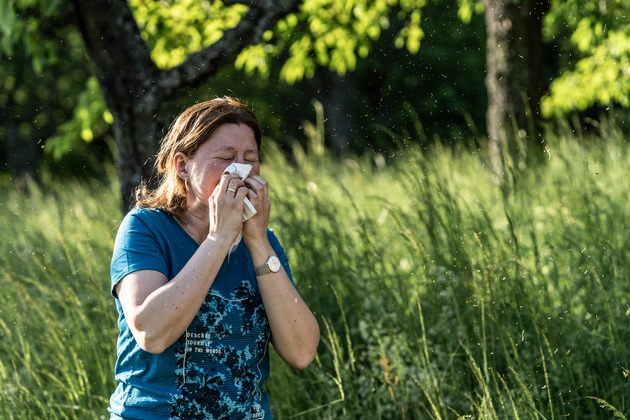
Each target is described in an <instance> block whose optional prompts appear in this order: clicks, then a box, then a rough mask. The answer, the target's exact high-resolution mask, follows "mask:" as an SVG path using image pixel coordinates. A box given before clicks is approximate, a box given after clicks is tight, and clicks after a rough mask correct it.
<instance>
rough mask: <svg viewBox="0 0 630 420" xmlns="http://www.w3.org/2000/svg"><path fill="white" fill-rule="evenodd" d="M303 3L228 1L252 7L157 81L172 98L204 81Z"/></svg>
mask: <svg viewBox="0 0 630 420" xmlns="http://www.w3.org/2000/svg"><path fill="white" fill-rule="evenodd" d="M299 3H300V0H283V1H273V0H226V1H224V4H226V5H234V4H244V5H247V6H249V10H248V12H247V13H246V14H245V16H243V18H242V19H241V20H240V22H239V23H238V24H237V25H236V27H234V28H231V29H228V30H226V31H225V32H224V33H223V36H222V37H221V39H219V40H218V41H217V42H216V43H214V44H212V45H209V46H207V47H205V48H204V49H202V50H200V51H198V52H196V53H193V54H191V55H189V56H188V58H187V59H186V60H185V61H184V62H183V63H182V64H180V65H179V66H176V67H173V68H172V69H170V70H165V71H163V72H161V74H160V77H159V79H158V81H157V84H158V86H159V89H160V91H161V92H162V94H163V95H164V96H165V97H170V96H173V95H176V94H177V93H178V92H180V91H181V90H183V89H188V88H192V87H195V86H197V85H199V84H201V83H202V82H204V81H205V80H207V78H208V77H209V76H211V75H213V74H214V73H216V72H217V70H218V69H219V68H220V67H221V66H223V65H225V64H228V63H232V62H234V60H235V59H236V57H237V56H238V54H239V53H240V52H241V51H242V50H243V49H244V48H246V47H248V46H249V45H253V44H256V43H258V42H259V41H260V39H261V38H262V35H263V33H264V32H265V31H266V30H267V29H269V28H271V27H272V26H273V25H274V24H275V23H276V22H277V21H278V20H279V19H281V18H282V17H284V16H286V15H287V14H289V13H291V12H292V11H293V10H294V9H295V8H296V7H297V5H298V4H299Z"/></svg>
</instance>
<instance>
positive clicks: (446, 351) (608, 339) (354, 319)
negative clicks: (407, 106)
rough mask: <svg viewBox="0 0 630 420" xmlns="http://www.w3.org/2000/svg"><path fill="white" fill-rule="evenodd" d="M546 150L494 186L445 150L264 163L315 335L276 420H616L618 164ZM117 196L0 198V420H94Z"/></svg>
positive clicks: (8, 194) (578, 147)
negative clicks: (312, 353) (541, 159)
mask: <svg viewBox="0 0 630 420" xmlns="http://www.w3.org/2000/svg"><path fill="white" fill-rule="evenodd" d="M548 142H549V144H548V145H549V153H548V154H547V158H548V161H547V162H546V163H545V164H544V165H540V166H535V167H529V168H525V169H518V170H517V169H514V168H512V169H514V171H513V174H512V177H511V178H510V179H509V181H507V182H505V183H504V184H502V185H498V184H497V183H496V181H495V180H494V179H493V177H492V176H491V175H490V171H489V169H488V165H487V159H486V157H485V156H483V154H482V153H481V154H480V153H479V152H476V151H475V152H472V151H470V150H464V149H462V150H460V149H456V148H455V149H451V148H447V147H445V146H442V147H436V148H435V149H433V150H430V151H425V152H419V151H407V152H406V153H403V154H401V155H400V156H398V157H397V158H396V159H390V158H382V157H381V156H374V157H366V158H361V159H351V160H346V161H344V162H340V163H334V162H333V161H332V160H331V159H330V158H329V157H327V156H326V154H325V152H324V151H322V150H321V149H317V148H313V149H312V150H311V151H306V152H300V151H299V150H296V154H295V157H294V160H293V161H292V163H289V162H288V161H287V160H285V159H284V158H282V157H281V156H280V154H279V153H277V152H276V151H275V150H273V149H272V148H269V149H268V150H265V157H266V160H265V162H264V165H263V169H262V171H263V175H264V176H265V177H266V178H267V179H268V180H269V183H270V191H271V196H272V202H273V208H272V221H271V225H272V227H273V228H274V229H275V230H276V232H277V235H278V236H279V238H280V240H281V241H282V243H283V245H284V246H285V248H286V250H287V254H288V256H289V258H290V260H291V263H292V269H293V272H294V277H295V279H296V283H297V285H298V287H299V288H300V290H301V292H302V294H303V295H304V297H305V299H306V301H307V302H309V304H310V306H311V307H312V309H313V311H314V312H315V313H316V316H317V318H318V320H319V322H320V327H321V331H322V342H321V345H320V348H319V353H318V357H317V359H316V361H315V362H314V363H313V365H312V366H311V367H309V368H308V369H307V370H306V371H295V370H292V369H291V368H288V367H287V366H285V365H283V364H282V363H281V362H280V361H279V360H278V359H277V358H274V360H273V364H272V375H271V380H270V382H269V387H268V388H269V390H270V393H271V396H272V409H273V411H274V413H275V416H276V418H280V419H282V418H293V417H299V418H314V419H322V418H323V419H337V418H366V417H369V418H409V419H411V418H434V419H450V418H482V419H504V418H513V419H531V418H545V419H551V418H564V417H569V418H581V419H584V418H587V419H600V418H601V419H605V418H610V417H611V416H613V415H615V416H617V417H623V416H624V415H626V416H627V415H628V413H630V407H628V402H627V400H628V399H627V395H628V391H629V387H628V379H627V375H628V373H629V372H630V370H629V369H630V361H629V360H630V358H629V356H630V352H629V351H628V350H626V348H627V344H626V343H627V342H628V339H629V338H630V337H629V333H630V326H629V325H628V324H629V323H628V320H629V314H630V310H629V309H628V308H629V306H628V296H630V294H629V292H630V282H629V281H628V279H629V278H630V276H629V275H628V265H629V256H630V255H629V254H630V249H629V248H628V246H627V242H628V232H630V229H629V223H630V215H629V213H630V211H629V210H628V206H627V203H628V202H629V201H630V177H629V176H628V173H627V168H629V167H630V153H629V147H628V144H627V143H626V142H625V141H624V139H623V137H622V135H621V134H620V133H618V132H613V133H612V134H611V135H608V136H607V137H606V140H605V141H604V140H587V139H581V140H580V141H576V140H575V139H574V138H568V137H566V138H565V137H562V136H556V137H553V138H550V139H548ZM313 150H318V152H316V153H315V152H313ZM113 184H115V182H113V183H112V184H111V185H110V184H107V185H96V184H89V185H85V184H80V183H76V182H68V183H60V182H48V183H46V184H45V186H43V187H37V186H35V185H32V186H31V187H30V189H29V194H27V195H24V194H21V193H17V192H14V191H10V190H4V191H2V196H3V198H2V200H0V203H1V204H0V228H1V229H2V238H1V239H0V243H1V244H2V248H1V249H0V251H1V252H0V267H1V271H0V380H2V383H3V387H2V390H1V391H0V418H8V419H13V418H14V419H22V418H53V419H54V418H77V419H85V418H107V417H108V415H107V412H106V407H107V400H108V398H109V395H110V393H111V392H112V391H113V389H114V387H115V384H114V380H113V363H114V358H115V350H114V349H115V339H116V314H115V308H114V304H113V299H112V298H111V296H110V294H109V259H110V254H111V248H112V245H113V238H114V236H115V232H116V228H117V225H118V222H119V220H120V217H121V214H120V209H119V201H118V196H117V192H116V186H115V185H113Z"/></svg>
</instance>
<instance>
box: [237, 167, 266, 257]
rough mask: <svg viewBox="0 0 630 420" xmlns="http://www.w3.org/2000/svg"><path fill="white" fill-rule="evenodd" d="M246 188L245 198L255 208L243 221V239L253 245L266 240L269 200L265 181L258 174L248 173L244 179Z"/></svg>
mask: <svg viewBox="0 0 630 420" xmlns="http://www.w3.org/2000/svg"><path fill="white" fill-rule="evenodd" d="M245 185H246V186H247V188H248V190H249V191H248V192H247V198H249V201H251V203H252V204H253V205H254V207H255V208H256V214H255V215H254V216H252V217H251V218H250V219H248V220H247V221H245V223H243V240H244V241H245V243H246V244H247V245H248V247H249V245H254V244H256V243H259V242H260V241H266V240H267V226H268V224H269V213H270V210H271V203H270V202H269V195H268V192H269V190H268V185H267V181H266V180H265V179H264V178H262V177H261V176H259V175H250V176H249V177H247V178H246V179H245Z"/></svg>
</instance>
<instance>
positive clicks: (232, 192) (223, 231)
mask: <svg viewBox="0 0 630 420" xmlns="http://www.w3.org/2000/svg"><path fill="white" fill-rule="evenodd" d="M247 195H248V189H247V187H246V185H245V183H244V182H243V181H241V179H240V178H239V177H238V176H237V175H235V174H228V173H225V174H223V175H222V176H221V180H220V181H219V184H218V185H217V186H216V187H215V189H214V191H213V192H212V194H211V195H210V198H209V199H208V208H209V215H208V217H209V221H210V226H209V232H208V236H209V237H213V236H215V237H216V236H220V235H227V236H228V238H230V240H231V241H234V240H235V239H236V237H237V236H238V234H239V233H240V231H241V226H242V224H243V206H244V204H243V202H244V200H245V197H246V196H247Z"/></svg>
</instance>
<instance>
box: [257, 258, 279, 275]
mask: <svg viewBox="0 0 630 420" xmlns="http://www.w3.org/2000/svg"><path fill="white" fill-rule="evenodd" d="M254 271H255V272H256V275H257V276H264V275H265V274H267V273H277V272H278V271H280V260H279V259H278V257H276V256H275V255H272V256H271V257H269V258H268V259H267V261H266V262H265V263H264V264H263V265H259V266H258V267H254Z"/></svg>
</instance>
